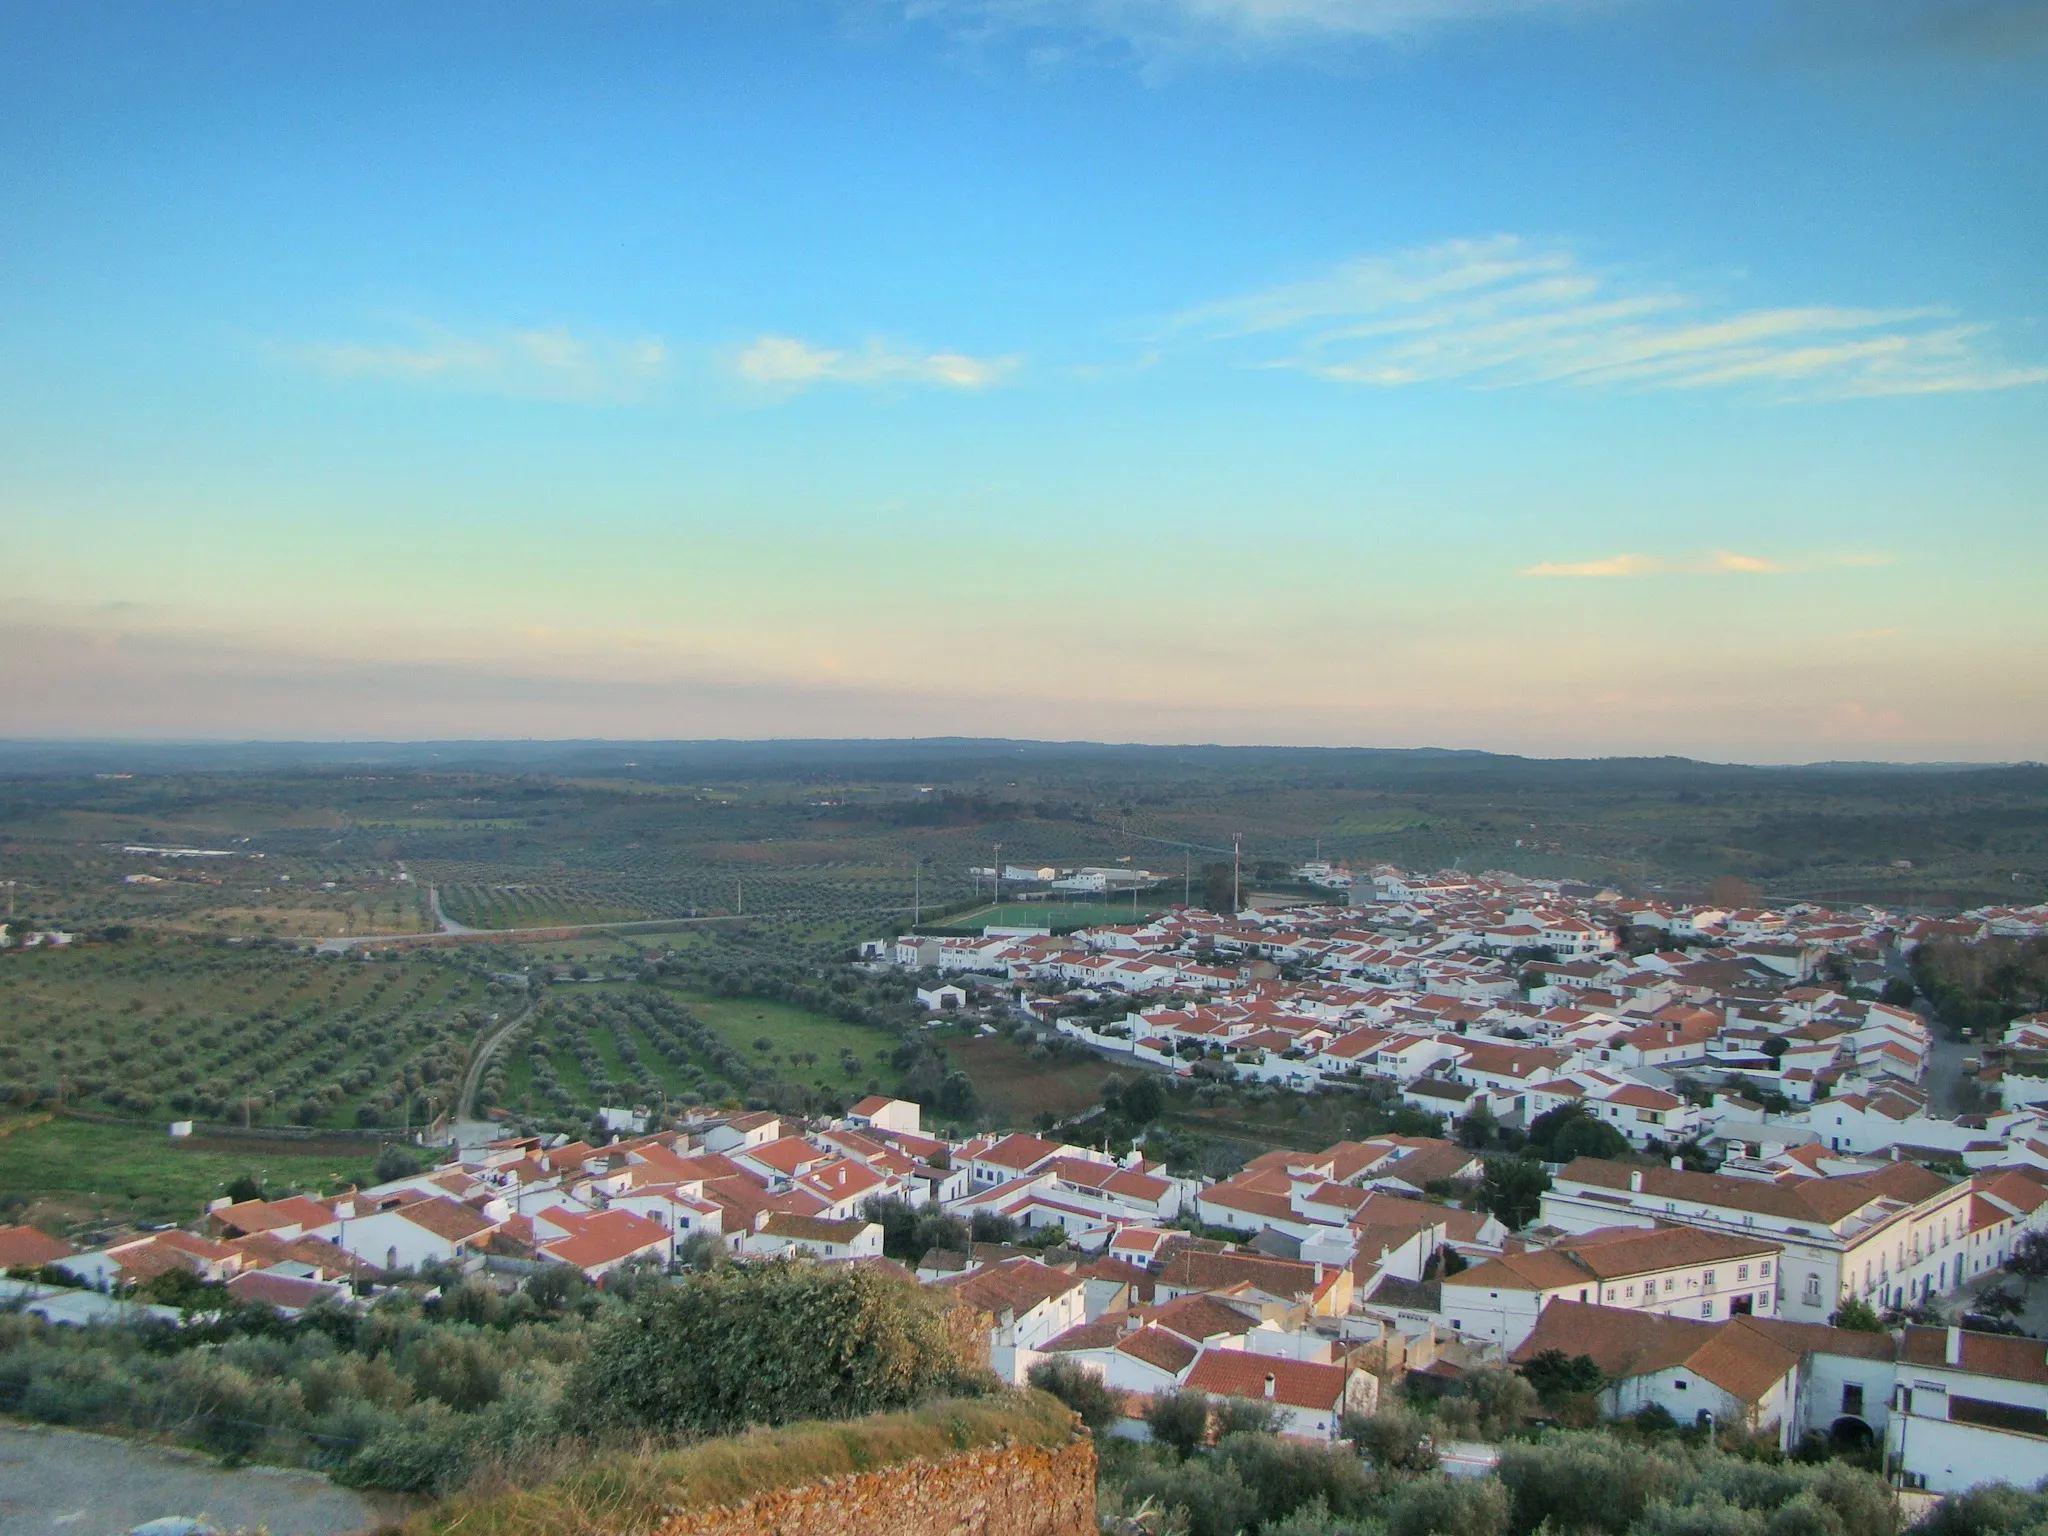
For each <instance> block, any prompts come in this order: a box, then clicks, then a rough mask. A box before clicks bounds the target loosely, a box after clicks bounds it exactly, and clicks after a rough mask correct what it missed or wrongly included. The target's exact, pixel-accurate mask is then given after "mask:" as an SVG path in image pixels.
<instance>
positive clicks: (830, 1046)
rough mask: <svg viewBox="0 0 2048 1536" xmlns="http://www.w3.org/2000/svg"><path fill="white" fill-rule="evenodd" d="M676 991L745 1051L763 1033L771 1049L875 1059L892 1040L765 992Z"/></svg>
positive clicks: (834, 1057)
mask: <svg viewBox="0 0 2048 1536" xmlns="http://www.w3.org/2000/svg"><path fill="white" fill-rule="evenodd" d="M676 996H677V997H679V998H680V999H681V1000H682V1001H683V1002H685V1003H687V1004H688V1005H689V1009H690V1012H692V1013H694V1014H695V1015H696V1016H697V1017H698V1018H699V1019H702V1020H703V1021H704V1023H705V1024H707V1025H709V1026H710V1027H711V1029H712V1030H713V1031H715V1032H716V1033H717V1034H718V1035H719V1036H720V1037H721V1038H722V1039H724V1040H725V1041H726V1042H727V1043H728V1044H730V1045H731V1046H732V1047H733V1049H735V1050H737V1051H740V1052H743V1053H745V1054H747V1055H754V1054H756V1053H755V1051H754V1042H755V1041H756V1040H764V1039H765V1040H767V1041H768V1042H769V1049H770V1050H771V1051H775V1052H780V1053H781V1054H783V1055H785V1056H786V1055H788V1054H789V1053H790V1052H791V1051H802V1052H804V1053H806V1054H808V1053H809V1052H812V1051H816V1052H817V1053H818V1055H819V1057H820V1058H822V1060H823V1061H825V1062H827V1063H830V1062H833V1061H836V1060H837V1059H838V1056H839V1053H840V1052H841V1051H852V1052H853V1053H854V1054H855V1055H856V1056H859V1057H861V1058H863V1059H864V1060H867V1061H873V1060H874V1058H875V1053H876V1052H877V1051H880V1052H882V1053H883V1054H884V1055H886V1054H887V1053H888V1052H889V1051H892V1050H894V1049H895V1046H896V1037H895V1035H894V1034H893V1033H888V1032H884V1031H882V1030H878V1029H866V1028H863V1027H862V1026H861V1025H858V1024H843V1023H841V1022H840V1021H839V1020H837V1019H830V1018H827V1017H826V1016H825V1015H824V1014H822V1013H811V1012H809V1011H807V1010H805V1009H802V1008H793V1007H791V1006H790V1005H789V1004H787V1003H778V1002H773V1001H770V1000H769V999H767V998H762V997H714V996H712V995H710V994H708V993H703V992H678V993H677V994H676ZM833 1075H836V1073H835V1074H833Z"/></svg>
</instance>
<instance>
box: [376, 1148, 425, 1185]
mask: <svg viewBox="0 0 2048 1536" xmlns="http://www.w3.org/2000/svg"><path fill="white" fill-rule="evenodd" d="M419 1171H420V1160H419V1159H418V1158H416V1157H414V1156H413V1155H412V1153H410V1152H408V1151H407V1150H406V1149H405V1148H404V1147H402V1146H400V1145H399V1144H398V1143H397V1142H395V1141H392V1142H386V1143H385V1145H384V1150H383V1151H381V1152H379V1153H378V1154H377V1167H376V1169H375V1173H376V1178H377V1182H378V1183H379V1184H389V1183H392V1182H393V1181H394V1180H397V1179H409V1178H411V1177H412V1176H413V1175H414V1174H416V1173H418V1172H419Z"/></svg>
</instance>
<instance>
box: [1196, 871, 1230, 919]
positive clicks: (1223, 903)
mask: <svg viewBox="0 0 2048 1536" xmlns="http://www.w3.org/2000/svg"><path fill="white" fill-rule="evenodd" d="M1233 883H1234V882H1233V881H1232V880H1231V877H1230V866H1229V865H1228V864H1205V865H1203V866H1202V906H1203V907H1204V909H1206V910H1207V911H1210V912H1230V911H1231V910H1233V908H1232V904H1231V899H1230V894H1231V886H1232V884H1233Z"/></svg>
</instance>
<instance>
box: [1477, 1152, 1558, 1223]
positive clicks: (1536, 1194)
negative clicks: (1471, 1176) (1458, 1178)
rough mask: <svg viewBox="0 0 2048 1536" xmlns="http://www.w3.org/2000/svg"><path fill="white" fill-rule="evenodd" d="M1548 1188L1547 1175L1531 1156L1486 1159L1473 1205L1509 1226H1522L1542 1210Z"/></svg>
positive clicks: (1548, 1180) (1548, 1176)
mask: <svg viewBox="0 0 2048 1536" xmlns="http://www.w3.org/2000/svg"><path fill="white" fill-rule="evenodd" d="M1548 1188H1550V1175H1549V1173H1548V1172H1546V1171H1545V1169H1544V1167H1543V1165H1542V1164H1541V1163H1539V1162H1537V1161H1536V1160H1535V1159H1534V1158H1531V1157H1494V1158H1489V1159H1487V1163H1486V1177H1485V1179H1484V1180H1483V1181H1481V1183H1480V1186H1479V1196H1478V1200H1477V1204H1478V1206H1479V1209H1480V1210H1482V1211H1491V1212H1492V1213H1493V1214H1494V1215H1496V1216H1498V1217H1499V1218H1500V1219H1501V1220H1502V1221H1503V1222H1505V1223H1506V1224H1507V1225H1508V1226H1510V1227H1515V1228H1521V1227H1526V1226H1527V1225H1529V1223H1530V1222H1532V1221H1534V1220H1535V1219H1536V1216H1537V1213H1538V1212H1540V1211H1541V1210H1542V1209H1543V1192H1544V1191H1545V1190H1546V1189H1548Z"/></svg>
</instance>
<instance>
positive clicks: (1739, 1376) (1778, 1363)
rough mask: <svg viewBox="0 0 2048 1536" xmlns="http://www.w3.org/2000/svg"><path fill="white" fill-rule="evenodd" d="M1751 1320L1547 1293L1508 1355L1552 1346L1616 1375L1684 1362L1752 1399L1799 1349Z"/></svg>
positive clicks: (1520, 1357)
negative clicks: (1670, 1313) (1702, 1318)
mask: <svg viewBox="0 0 2048 1536" xmlns="http://www.w3.org/2000/svg"><path fill="white" fill-rule="evenodd" d="M1752 1321H1753V1319H1750V1318H1747V1317H1738V1318H1733V1319H1731V1320H1729V1321H1728V1322H1725V1323H1704V1322H1695V1321H1693V1320H1692V1319H1690V1318H1682V1317H1666V1316H1664V1315H1663V1314H1662V1313H1657V1312H1639V1311H1634V1310H1632V1309H1630V1308H1627V1307H1603V1306H1599V1305H1596V1304H1595V1303H1592V1302H1579V1301H1553V1302H1552V1303H1551V1304H1550V1305H1549V1306H1547V1307H1545V1308H1544V1309H1543V1311H1542V1312H1541V1314H1539V1315H1538V1317H1537V1319H1536V1327H1535V1329H1534V1331H1533V1332H1531V1333H1530V1335H1529V1337H1528V1338H1526V1339H1524V1340H1523V1341H1522V1342H1521V1344H1520V1345H1519V1346H1517V1347H1516V1349H1515V1351H1514V1353H1513V1354H1511V1355H1510V1356H1509V1357H1508V1358H1509V1359H1510V1360H1512V1361H1514V1362H1515V1363H1516V1364H1518V1365H1519V1364H1523V1363H1525V1362H1527V1361H1529V1360H1532V1359H1534V1358H1535V1357H1536V1356H1537V1355H1540V1354H1542V1353H1543V1352H1544V1351H1545V1350H1551V1349H1555V1350H1559V1351H1561V1352H1562V1353H1564V1354H1566V1355H1586V1356H1588V1357H1590V1358H1591V1359H1592V1360H1593V1361H1594V1363H1595V1364H1597V1365H1598V1366H1599V1367H1600V1369H1601V1371H1602V1373H1603V1374H1605V1375H1607V1376H1609V1377H1613V1378H1617V1379H1618V1378H1622V1377H1628V1376H1642V1375H1648V1374H1650V1373H1651V1372H1653V1371H1663V1370H1670V1369H1672V1368H1674V1367H1677V1366H1683V1367H1685V1368H1686V1369H1688V1370H1690V1371H1693V1372H1695V1373H1696V1374H1698V1375H1699V1376H1701V1377H1702V1378H1704V1379H1705V1380H1707V1381H1710V1382H1712V1383H1713V1384H1714V1385H1715V1386H1717V1387H1719V1388H1721V1389H1722V1390H1723V1391H1724V1392H1727V1393H1728V1394H1729V1395H1730V1396H1731V1397H1734V1398H1736V1399H1738V1400H1739V1401H1741V1402H1745V1403H1756V1402H1760V1401H1761V1400H1762V1399H1763V1398H1764V1396H1765V1395H1766V1394H1768V1393H1769V1392H1770V1390H1771V1388H1772V1387H1774V1386H1775V1385H1776V1384H1777V1383H1778V1382H1780V1381H1782V1380H1783V1379H1784V1378H1785V1376H1786V1374H1787V1373H1788V1372H1790V1371H1791V1370H1792V1369H1793V1368H1794V1367H1795V1366H1797V1365H1798V1364H1799V1360H1800V1357H1801V1355H1802V1354H1804V1353H1805V1351H1804V1350H1803V1349H1801V1348H1799V1347H1798V1346H1797V1345H1795V1344H1794V1343H1793V1342H1791V1341H1790V1340H1787V1339H1785V1338H1783V1337H1780V1336H1774V1335H1773V1333H1772V1332H1769V1331H1766V1330H1762V1329H1758V1328H1753V1327H1751V1326H1750V1324H1751V1323H1752ZM1828 1331H1829V1332H1831V1333H1832V1332H1835V1331H1837V1330H1834V1329H1830V1330H1828Z"/></svg>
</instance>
